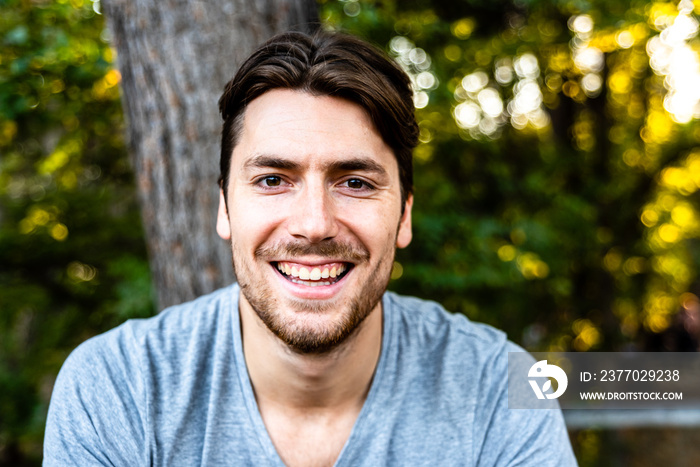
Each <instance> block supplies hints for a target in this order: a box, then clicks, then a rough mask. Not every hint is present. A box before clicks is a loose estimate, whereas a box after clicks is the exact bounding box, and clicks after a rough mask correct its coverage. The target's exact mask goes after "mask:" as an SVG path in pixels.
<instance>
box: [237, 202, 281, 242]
mask: <svg viewBox="0 0 700 467" xmlns="http://www.w3.org/2000/svg"><path fill="white" fill-rule="evenodd" d="M234 198H235V195H233V196H231V200H230V201H232V200H233V199H234ZM284 212H285V208H284V207H283V206H279V205H275V204H274V203H269V202H267V203H266V202H261V201H257V200H251V201H248V202H238V203H233V202H229V214H230V218H231V238H232V241H234V242H237V243H239V244H241V245H244V244H245V245H248V246H251V245H252V246H253V247H254V248H256V247H258V246H259V245H261V244H262V243H265V242H266V241H268V240H269V239H270V237H271V236H272V235H273V234H274V232H275V229H276V228H277V227H278V226H279V225H280V224H281V223H282V222H283V220H284V219H283V213H284Z"/></svg>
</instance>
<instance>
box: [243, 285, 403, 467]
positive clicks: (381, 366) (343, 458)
mask: <svg viewBox="0 0 700 467" xmlns="http://www.w3.org/2000/svg"><path fill="white" fill-rule="evenodd" d="M232 293H233V294H234V297H232V300H231V315H232V318H233V319H232V320H231V321H232V324H233V335H234V339H233V345H234V356H235V361H234V362H233V364H234V366H235V367H236V372H237V374H238V381H239V384H240V389H241V393H242V394H243V400H244V403H245V406H246V409H247V411H248V416H249V417H250V422H251V424H252V426H253V429H254V430H255V433H256V435H257V439H258V441H259V442H260V448H261V449H262V450H263V452H264V453H265V457H266V458H267V459H268V460H269V461H270V465H274V466H277V467H284V462H282V458H281V457H280V455H279V454H278V452H277V450H276V449H275V446H274V444H273V443H272V439H271V438H270V434H269V433H268V432H267V428H266V427H265V423H264V422H263V419H262V415H261V414H260V409H259V408H258V403H257V401H256V400H255V394H254V393H253V385H252V384H251V382H250V376H249V375H248V366H247V365H246V362H245V356H244V354H243V339H242V336H241V317H240V314H239V311H238V300H239V298H240V295H239V294H240V287H238V286H237V285H236V286H235V287H234V288H233V290H232ZM390 313H391V300H390V298H389V295H388V294H387V293H385V294H384V296H383V297H382V348H381V351H380V354H379V362H377V368H376V369H375V371H374V376H373V377H372V383H371V385H370V389H369V393H368V394H367V399H365V402H364V404H362V409H361V410H360V413H359V415H358V416H357V420H355V423H354V424H353V427H352V430H351V432H350V436H349V437H348V439H347V440H346V441H345V444H344V445H343V449H342V450H341V451H340V454H339V455H338V459H337V460H336V462H335V464H334V467H341V466H343V465H346V464H348V460H347V459H351V458H352V455H353V453H354V452H355V449H356V446H357V445H358V442H357V440H358V439H359V438H361V436H362V433H363V431H364V426H365V425H366V424H367V422H366V419H367V418H368V417H369V415H370V414H371V413H372V410H373V406H374V405H375V402H374V401H375V400H376V399H377V393H379V391H380V388H381V387H382V380H383V378H384V374H385V368H386V365H387V360H388V359H389V356H388V354H389V349H390V345H389V343H390V342H391V338H392V335H393V329H392V328H393V326H392V320H391V319H389V318H390Z"/></svg>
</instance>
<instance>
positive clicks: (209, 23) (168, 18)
mask: <svg viewBox="0 0 700 467" xmlns="http://www.w3.org/2000/svg"><path fill="white" fill-rule="evenodd" d="M103 9H104V11H105V16H106V18H107V24H108V27H109V29H110V31H111V33H112V37H113V43H114V45H115V47H116V50H117V56H118V59H117V62H118V65H119V70H120V72H121V75H122V81H121V83H122V92H123V100H122V101H123V105H124V110H125V115H126V119H127V125H128V130H127V133H128V134H127V137H128V141H129V148H130V153H131V155H130V157H131V162H132V164H133V168H134V171H135V173H136V182H137V186H138V190H139V197H140V202H141V208H142V217H143V222H144V226H145V230H146V241H147V243H148V250H149V255H150V264H151V272H152V277H153V282H154V286H155V289H156V291H157V300H158V307H159V309H163V308H165V307H167V306H170V305H174V304H177V303H182V302H184V301H187V300H191V299H193V298H195V297H197V296H199V295H202V294H205V293H208V292H211V291H213V290H215V289H217V288H219V287H222V286H225V285H227V284H230V283H231V282H232V281H234V280H235V277H234V275H233V270H232V267H231V249H230V246H229V245H228V244H227V243H225V242H224V241H222V240H221V239H220V238H219V237H218V236H217V234H216V231H215V223H216V209H217V204H218V199H219V198H218V187H217V185H216V180H217V178H218V175H219V172H218V168H219V152H220V146H219V144H220V133H221V123H222V121H221V118H220V116H219V113H218V105H217V103H218V99H219V96H220V95H221V93H222V91H223V88H224V85H225V84H226V82H228V80H229V79H231V78H232V77H233V75H234V74H235V72H236V70H237V69H238V66H239V65H240V64H241V62H242V60H243V59H245V58H246V57H247V55H248V54H249V53H250V52H252V51H253V49H254V48H255V47H256V46H258V45H259V44H261V43H262V42H264V41H265V40H267V39H268V38H270V37H271V36H272V35H274V34H276V33H278V32H282V31H286V30H289V29H297V30H299V29H304V30H308V29H312V28H313V27H314V26H313V25H314V24H317V23H318V13H317V9H316V3H315V1H314V0H230V1H227V0H208V1H206V2H205V1H196V0H164V1H158V2H156V1H155V0H103Z"/></svg>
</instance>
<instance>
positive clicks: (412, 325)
mask: <svg viewBox="0 0 700 467" xmlns="http://www.w3.org/2000/svg"><path fill="white" fill-rule="evenodd" d="M386 300H388V302H389V304H390V307H391V310H392V311H391V313H392V314H393V316H392V317H391V318H392V319H393V322H394V325H396V326H398V328H399V329H398V334H399V336H401V337H402V338H403V339H408V340H412V341H416V343H417V344H419V345H420V347H421V349H422V351H425V350H430V349H433V350H440V351H441V352H446V353H447V354H448V355H449V354H455V356H456V355H460V356H461V358H460V359H464V358H465V357H466V354H472V355H473V356H477V355H478V356H481V357H482V358H485V359H488V358H489V356H493V355H495V354H498V353H500V352H501V351H503V350H506V349H507V348H509V347H511V346H513V348H515V349H518V347H517V346H515V344H512V343H511V342H509V341H508V339H507V336H506V334H505V333H504V332H503V331H500V330H498V329H496V328H494V327H492V326H489V325H486V324H482V323H476V322H473V321H471V320H469V319H468V318H467V317H466V316H464V315H461V314H456V313H450V312H448V311H447V310H445V308H444V307H443V306H442V305H440V304H439V303H437V302H434V301H431V300H422V299H419V298H416V297H408V296H402V295H398V294H395V293H393V292H389V293H387V297H386ZM506 352H507V350H506Z"/></svg>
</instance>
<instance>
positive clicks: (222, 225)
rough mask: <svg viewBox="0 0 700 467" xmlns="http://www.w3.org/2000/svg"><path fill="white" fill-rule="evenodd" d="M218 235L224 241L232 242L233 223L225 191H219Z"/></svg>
mask: <svg viewBox="0 0 700 467" xmlns="http://www.w3.org/2000/svg"><path fill="white" fill-rule="evenodd" d="M216 233H218V234H219V237H221V238H223V239H224V240H231V223H230V222H229V219H228V210H227V209H226V200H225V199H224V190H221V189H220V190H219V213H218V214H217V216H216Z"/></svg>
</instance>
